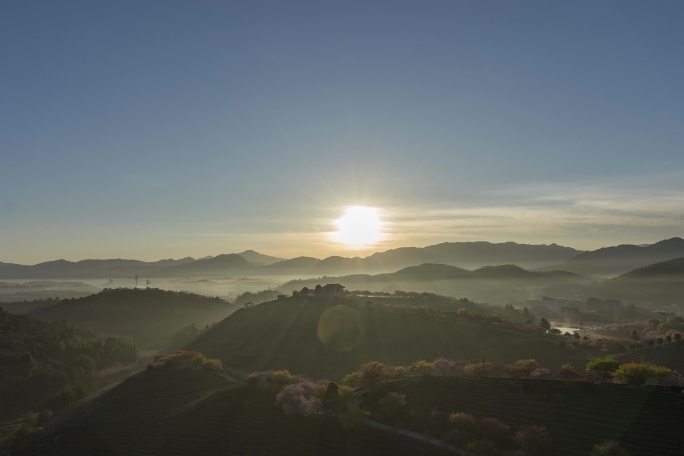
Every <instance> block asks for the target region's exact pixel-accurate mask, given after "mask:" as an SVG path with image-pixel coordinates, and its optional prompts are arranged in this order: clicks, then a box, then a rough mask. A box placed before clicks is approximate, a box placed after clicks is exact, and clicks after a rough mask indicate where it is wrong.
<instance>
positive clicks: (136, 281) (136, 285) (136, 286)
mask: <svg viewBox="0 0 684 456" xmlns="http://www.w3.org/2000/svg"><path fill="white" fill-rule="evenodd" d="M135 288H138V274H136V275H135Z"/></svg>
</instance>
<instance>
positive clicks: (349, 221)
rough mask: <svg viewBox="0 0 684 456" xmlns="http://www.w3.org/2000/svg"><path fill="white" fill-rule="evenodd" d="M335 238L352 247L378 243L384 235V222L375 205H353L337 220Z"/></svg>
mask: <svg viewBox="0 0 684 456" xmlns="http://www.w3.org/2000/svg"><path fill="white" fill-rule="evenodd" d="M335 225H336V226H337V231H335V232H334V233H333V238H334V239H335V240H336V241H337V242H339V243H341V244H345V245H348V246H350V247H363V246H367V245H373V244H377V243H378V242H379V241H380V239H381V237H382V222H381V221H380V216H379V215H378V210H377V209H376V208H374V207H366V206H351V207H348V208H347V209H346V210H345V211H344V214H343V215H342V217H340V218H339V219H337V220H336V221H335Z"/></svg>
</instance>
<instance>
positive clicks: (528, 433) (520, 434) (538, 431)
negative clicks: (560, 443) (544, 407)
mask: <svg viewBox="0 0 684 456" xmlns="http://www.w3.org/2000/svg"><path fill="white" fill-rule="evenodd" d="M513 438H514V440H515V443H516V444H517V445H518V446H519V447H520V448H522V449H523V450H525V451H526V452H527V453H528V454H542V453H543V451H544V450H545V449H546V448H547V447H548V446H549V443H550V439H549V434H548V432H547V431H546V427H544V426H538V425H531V424H529V425H524V426H520V427H519V428H518V430H517V431H516V432H515V435H514V437H513Z"/></svg>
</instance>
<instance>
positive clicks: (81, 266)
mask: <svg viewBox="0 0 684 456" xmlns="http://www.w3.org/2000/svg"><path fill="white" fill-rule="evenodd" d="M682 257H684V239H682V238H679V237H674V238H671V239H665V240H662V241H660V242H656V243H654V244H648V245H630V244H623V245H618V246H612V247H604V248H600V249H597V250H593V251H588V252H585V251H580V250H576V249H573V248H571V247H564V246H560V245H557V244H518V243H515V242H503V243H491V242H485V241H477V242H444V243H441V244H435V245H429V246H427V247H399V248H396V249H391V250H386V251H383V252H376V253H373V254H371V255H369V256H367V257H342V256H330V257H327V258H323V259H319V258H314V257H307V256H301V257H296V258H290V259H282V258H279V257H275V256H270V255H264V254H262V253H259V252H256V251H254V250H245V251H244V252H242V253H228V254H222V255H217V256H210V257H204V258H197V259H195V258H192V257H186V258H181V259H165V260H159V261H141V260H132V259H88V260H81V261H67V260H63V259H60V260H54V261H47V262H44V263H39V264H35V265H21V264H13V263H2V262H0V280H3V279H27V280H30V279H88V278H93V279H95V278H99V279H107V278H122V277H127V278H130V277H133V276H135V275H138V276H140V277H146V278H147V277H183V276H186V277H197V276H201V277H209V276H213V277H217V276H234V275H291V276H297V275H298V276H300V277H301V276H311V277H313V276H322V275H345V274H380V273H390V272H395V271H399V270H401V269H403V268H406V267H410V266H418V265H423V264H441V265H447V266H458V267H461V268H466V269H471V270H472V269H478V268H481V267H485V266H490V265H502V264H510V265H513V264H514V265H517V266H519V267H521V268H523V269H537V270H541V271H552V270H562V271H568V272H573V273H577V274H583V275H587V274H590V275H605V276H610V275H613V276H615V275H619V274H623V273H626V272H628V271H631V270H634V269H637V268H640V267H644V266H647V265H650V264H655V263H659V262H663V261H668V260H673V259H675V258H682ZM452 272H453V271H452Z"/></svg>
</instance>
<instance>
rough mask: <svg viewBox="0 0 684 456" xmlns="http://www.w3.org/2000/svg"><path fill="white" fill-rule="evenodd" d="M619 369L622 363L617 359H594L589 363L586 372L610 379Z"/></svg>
mask: <svg viewBox="0 0 684 456" xmlns="http://www.w3.org/2000/svg"><path fill="white" fill-rule="evenodd" d="M618 367H620V363H619V362H617V361H616V360H615V358H612V357H610V356H608V357H605V358H596V359H592V360H591V361H589V362H588V363H587V365H586V366H585V368H584V370H586V371H587V372H593V373H595V374H599V375H600V376H602V377H604V378H610V377H611V376H612V375H613V372H615V371H616V370H617V368H618Z"/></svg>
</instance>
